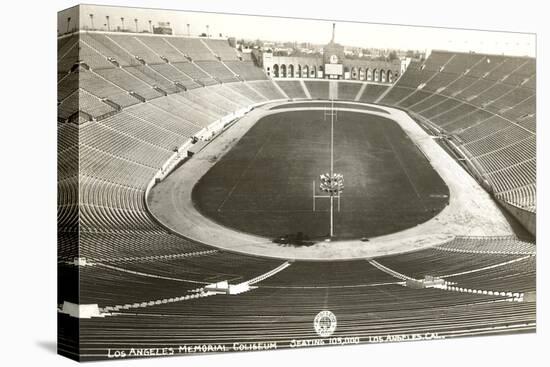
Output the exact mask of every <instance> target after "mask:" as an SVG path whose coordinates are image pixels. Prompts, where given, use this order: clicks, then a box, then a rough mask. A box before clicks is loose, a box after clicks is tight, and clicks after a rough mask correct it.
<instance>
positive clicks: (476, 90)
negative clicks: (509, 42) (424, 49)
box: [381, 51, 536, 210]
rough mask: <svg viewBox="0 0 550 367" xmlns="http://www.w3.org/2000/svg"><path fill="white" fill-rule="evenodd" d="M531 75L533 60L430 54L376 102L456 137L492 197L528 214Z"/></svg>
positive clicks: (531, 191) (531, 163)
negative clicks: (488, 185) (479, 170)
mask: <svg viewBox="0 0 550 367" xmlns="http://www.w3.org/2000/svg"><path fill="white" fill-rule="evenodd" d="M534 78H535V63H534V60H533V59H529V58H522V57H506V56H492V55H477V54H461V53H450V52H443V51H434V52H432V54H431V55H430V56H429V57H428V58H427V59H426V60H425V62H424V63H420V62H413V63H411V65H410V66H409V68H408V69H407V71H406V72H405V73H404V74H403V76H402V77H401V78H400V79H399V80H398V82H397V83H396V84H395V85H394V86H393V87H392V89H391V90H390V91H389V93H387V94H386V95H385V96H384V98H383V99H382V100H381V103H385V104H389V105H397V106H399V107H402V108H406V109H408V110H411V111H413V112H415V113H417V114H419V115H421V116H422V117H423V118H425V119H427V120H428V121H430V122H431V123H433V124H434V125H436V126H438V127H439V128H441V130H442V131H445V132H447V133H449V134H456V135H455V136H456V137H457V138H458V139H459V141H460V142H461V146H460V147H461V148H462V149H463V150H464V151H465V152H466V154H468V155H469V156H471V157H472V158H473V159H474V160H475V161H476V162H477V163H478V164H479V166H480V167H481V168H482V169H483V170H484V171H485V177H484V178H485V179H487V180H488V181H489V182H490V183H491V184H492V186H493V187H492V189H493V191H494V193H495V196H496V197H497V198H500V199H507V200H512V199H513V200H514V201H513V202H510V203H512V204H514V205H517V206H520V207H523V208H524V209H527V210H533V208H534V202H535V201H534V187H535V185H534V184H535V171H536V165H535V140H534V134H535V131H536V123H535V98H534V94H535V91H534V84H532V83H530V81H532V80H534ZM530 138H531V139H530ZM524 140H525V142H528V146H526V145H525V144H526V143H523V141H524ZM520 152H521V153H522V154H519V153H520ZM496 162H498V163H496ZM524 188H525V189H524ZM505 192H513V193H514V194H512V195H505V194H503V193H505ZM521 193H525V194H526V195H527V196H528V197H527V198H525V200H524V199H522V198H521V197H520V196H518V195H521Z"/></svg>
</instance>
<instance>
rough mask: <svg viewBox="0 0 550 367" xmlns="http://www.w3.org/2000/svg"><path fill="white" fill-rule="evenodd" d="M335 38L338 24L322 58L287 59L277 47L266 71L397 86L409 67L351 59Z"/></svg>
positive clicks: (403, 63) (266, 58) (279, 75)
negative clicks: (397, 81)
mask: <svg viewBox="0 0 550 367" xmlns="http://www.w3.org/2000/svg"><path fill="white" fill-rule="evenodd" d="M334 38H335V24H333V25H332V39H331V40H330V42H329V43H328V44H327V45H325V46H324V47H323V48H322V52H321V55H320V56H314V55H308V54H304V53H302V55H300V56H292V55H290V56H283V55H281V51H282V50H283V49H282V48H275V54H274V53H271V52H264V53H263V54H262V66H263V69H264V71H265V73H266V74H267V75H268V76H270V77H273V78H324V79H346V80H362V81H371V82H376V83H393V82H395V81H396V80H397V78H399V76H400V75H401V74H403V72H404V70H405V69H406V67H407V65H408V63H407V62H406V61H405V60H400V59H395V60H392V61H380V60H366V59H358V58H347V57H346V52H345V48H344V46H342V45H340V44H338V43H336V42H335V40H334ZM285 51H288V50H286V49H285ZM358 52H359V50H358V51H357V53H358ZM349 53H350V56H352V55H355V54H356V52H354V51H352V50H351V49H350V52H349Z"/></svg>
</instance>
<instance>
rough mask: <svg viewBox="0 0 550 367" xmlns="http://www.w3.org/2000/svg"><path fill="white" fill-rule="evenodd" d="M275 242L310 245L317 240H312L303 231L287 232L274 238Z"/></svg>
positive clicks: (289, 245)
mask: <svg viewBox="0 0 550 367" xmlns="http://www.w3.org/2000/svg"><path fill="white" fill-rule="evenodd" d="M273 242H274V243H277V244H279V245H283V246H288V247H304V246H305V247H308V246H313V245H314V244H315V243H316V241H312V240H310V239H309V237H308V235H307V234H304V233H303V232H298V233H291V234H285V235H283V236H280V237H277V238H275V239H273Z"/></svg>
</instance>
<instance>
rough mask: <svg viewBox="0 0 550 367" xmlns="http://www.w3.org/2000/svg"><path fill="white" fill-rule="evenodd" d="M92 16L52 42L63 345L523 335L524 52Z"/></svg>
mask: <svg viewBox="0 0 550 367" xmlns="http://www.w3.org/2000/svg"><path fill="white" fill-rule="evenodd" d="M90 19H91V20H92V22H93V19H92V16H90ZM73 21H74V20H73ZM107 21H108V20H107ZM69 22H70V18H69ZM92 24H93V23H92ZM123 24H124V23H123ZM93 28H94V27H93V26H92V29H82V27H80V29H76V30H70V31H69V27H68V26H67V32H65V33H64V34H61V35H59V37H58V60H57V61H58V83H57V85H58V96H57V99H58V124H57V128H58V280H59V284H58V333H59V336H58V351H59V353H60V354H62V355H65V356H67V357H69V358H72V359H77V360H100V359H108V358H119V357H144V356H167V355H177V354H193V353H204V352H229V351H245V350H267V349H281V348H293V347H302V346H316V345H342V344H355V343H374V342H381V341H397V340H427V339H444V338H455V337H464V336H481V335H498V334H509V333H519V332H534V331H535V329H536V302H535V299H536V281H535V280H536V246H535V239H536V228H535V223H536V112H535V110H536V66H535V65H536V60H535V59H534V58H530V57H519V56H505V55H493V54H480V53H462V52H454V51H445V50H432V51H431V52H429V53H426V55H424V56H423V57H420V58H407V60H406V61H405V60H397V61H396V60H393V61H380V60H376V61H373V60H357V59H350V58H348V57H347V56H346V54H345V53H344V46H341V45H339V44H338V43H336V41H335V30H334V26H333V29H332V39H331V40H330V41H329V42H328V43H327V44H326V45H325V47H324V54H323V55H321V56H317V57H311V56H299V57H293V56H276V55H274V54H273V53H263V54H258V53H255V52H244V51H243V50H242V49H238V48H237V47H235V43H234V40H231V39H227V38H223V37H222V38H215V37H211V36H210V35H208V34H206V36H190V35H186V36H183V35H173V34H170V33H169V32H166V30H167V29H168V28H166V27H164V28H163V27H161V26H159V27H158V28H155V29H160V31H158V32H157V31H156V30H155V32H140V33H137V32H132V31H129V30H125V29H124V25H123V28H122V30H117V31H115V30H110V29H108V30H101V29H93ZM136 30H137V20H136ZM327 34H330V30H327ZM327 38H328V37H327ZM323 311H330V313H331V314H333V315H334V316H335V320H336V319H337V323H336V321H334V324H333V326H334V329H331V331H330V333H329V334H327V336H326V337H325V335H324V334H322V333H321V332H319V330H318V329H317V326H318V324H317V323H316V322H317V320H316V319H315V318H316V315H318V314H320V312H323ZM314 320H315V322H314ZM325 321H326V320H325ZM314 325H315V327H314ZM320 325H322V323H321V324H320ZM321 329H322V330H324V329H323V327H321Z"/></svg>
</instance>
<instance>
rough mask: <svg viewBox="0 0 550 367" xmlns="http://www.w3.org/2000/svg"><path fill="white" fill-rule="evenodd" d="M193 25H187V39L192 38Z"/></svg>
mask: <svg viewBox="0 0 550 367" xmlns="http://www.w3.org/2000/svg"><path fill="white" fill-rule="evenodd" d="M190 27H191V24H189V23H187V37H190V36H191V28H190Z"/></svg>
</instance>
